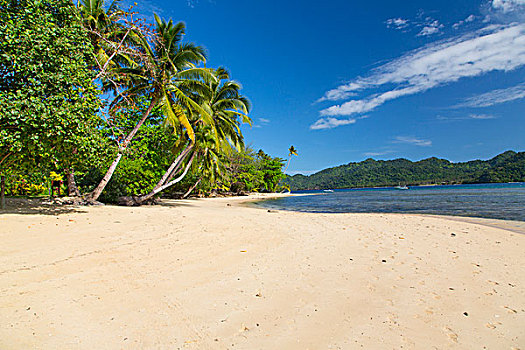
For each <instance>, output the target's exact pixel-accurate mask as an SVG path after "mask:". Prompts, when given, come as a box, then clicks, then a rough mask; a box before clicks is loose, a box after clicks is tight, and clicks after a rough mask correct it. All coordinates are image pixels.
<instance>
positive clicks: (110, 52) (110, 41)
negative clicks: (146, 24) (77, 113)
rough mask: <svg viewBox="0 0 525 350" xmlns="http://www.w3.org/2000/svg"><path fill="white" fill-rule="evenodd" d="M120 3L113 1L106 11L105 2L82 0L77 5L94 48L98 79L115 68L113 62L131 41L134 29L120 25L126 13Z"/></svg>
mask: <svg viewBox="0 0 525 350" xmlns="http://www.w3.org/2000/svg"><path fill="white" fill-rule="evenodd" d="M118 3H119V0H113V2H111V4H109V6H108V7H107V9H104V7H105V2H104V0H81V1H79V3H78V5H77V8H78V10H79V13H80V16H81V18H82V24H83V26H84V28H85V29H86V31H87V33H88V37H89V39H90V41H91V44H92V45H93V48H94V60H95V62H96V66H95V67H94V69H96V70H99V73H98V74H97V77H96V78H99V77H100V76H101V75H102V74H104V72H105V71H106V69H107V68H109V67H110V66H113V67H114V66H115V63H114V62H113V61H112V60H113V59H114V58H116V57H115V56H116V55H117V53H118V52H119V51H120V48H121V47H122V46H123V45H124V44H127V42H129V41H130V39H131V36H129V34H130V32H131V31H132V28H131V27H129V28H125V27H124V26H123V25H122V24H121V23H119V21H120V20H121V19H122V18H123V17H124V16H125V12H124V11H122V10H121V9H120V8H119V6H118ZM126 39H127V41H126ZM117 58H118V57H117Z"/></svg>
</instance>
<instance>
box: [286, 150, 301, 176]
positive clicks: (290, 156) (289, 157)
mask: <svg viewBox="0 0 525 350" xmlns="http://www.w3.org/2000/svg"><path fill="white" fill-rule="evenodd" d="M292 156H299V155H298V154H297V150H296V149H295V147H294V146H293V145H292V146H290V148H288V163H287V164H286V168H284V171H283V173H286V170H288V166H289V165H290V161H291V160H292Z"/></svg>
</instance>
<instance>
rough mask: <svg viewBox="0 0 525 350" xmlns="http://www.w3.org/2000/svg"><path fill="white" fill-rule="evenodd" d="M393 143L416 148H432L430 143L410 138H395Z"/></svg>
mask: <svg viewBox="0 0 525 350" xmlns="http://www.w3.org/2000/svg"><path fill="white" fill-rule="evenodd" d="M393 142H394V143H409V144H412V145H416V146H432V141H430V140H423V139H418V138H416V137H411V136H396V137H395V138H394V141H393Z"/></svg>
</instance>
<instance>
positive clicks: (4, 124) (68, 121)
mask: <svg viewBox="0 0 525 350" xmlns="http://www.w3.org/2000/svg"><path fill="white" fill-rule="evenodd" d="M0 19H1V20H0V22H1V23H2V26H1V27H0V53H1V54H0V126H1V128H0V168H1V169H3V170H4V171H6V170H9V169H13V168H16V169H19V170H20V169H23V168H26V169H28V168H30V169H35V168H45V169H55V168H56V167H59V168H64V167H71V166H77V167H78V166H81V165H82V164H85V163H86V162H88V161H89V159H90V158H91V159H92V158H94V157H96V153H97V150H99V148H100V145H101V142H103V141H102V140H101V139H100V138H99V137H98V131H97V128H98V127H99V126H100V122H101V120H100V118H99V117H98V116H97V115H96V113H97V111H98V108H99V105H100V100H99V91H98V90H97V88H96V86H95V85H94V84H93V77H94V74H93V71H92V70H91V69H89V64H90V63H89V62H90V60H91V57H92V52H93V47H92V46H91V44H90V42H89V40H88V37H87V35H86V31H85V30H84V28H83V27H82V24H81V22H80V18H79V16H78V13H77V11H76V9H75V7H74V6H73V4H72V3H71V2H70V1H68V0H0Z"/></svg>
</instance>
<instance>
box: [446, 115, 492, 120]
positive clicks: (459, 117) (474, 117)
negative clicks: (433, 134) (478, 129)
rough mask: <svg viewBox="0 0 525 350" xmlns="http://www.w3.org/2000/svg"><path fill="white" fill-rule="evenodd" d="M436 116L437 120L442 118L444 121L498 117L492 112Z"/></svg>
mask: <svg viewBox="0 0 525 350" xmlns="http://www.w3.org/2000/svg"><path fill="white" fill-rule="evenodd" d="M436 118H437V119H438V120H444V121H455V120H469V119H476V120H487V119H496V118H498V117H496V116H495V115H492V114H469V115H463V116H456V117H454V116H452V117H448V116H441V115H438V116H437V117H436Z"/></svg>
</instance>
